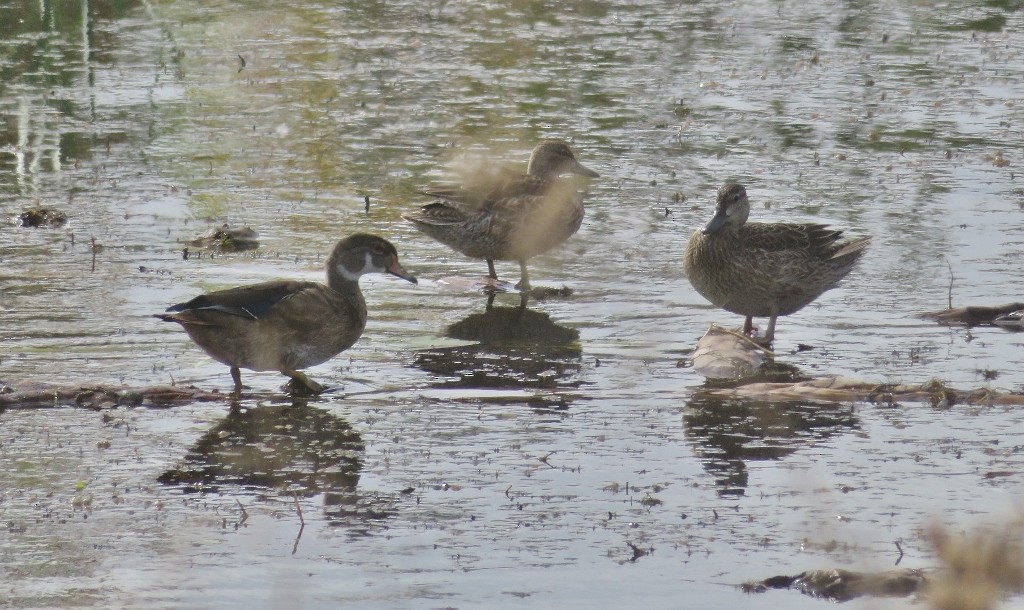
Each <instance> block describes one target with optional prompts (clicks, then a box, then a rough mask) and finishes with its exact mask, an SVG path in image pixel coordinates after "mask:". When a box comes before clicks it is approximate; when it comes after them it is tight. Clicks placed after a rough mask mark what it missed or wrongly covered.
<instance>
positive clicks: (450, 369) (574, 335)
mask: <svg viewBox="0 0 1024 610" xmlns="http://www.w3.org/2000/svg"><path fill="white" fill-rule="evenodd" d="M445 335H446V336H448V337H451V338H453V339H461V340H463V341H475V342H476V344H474V345H460V346H456V347H444V348H435V349H429V350H423V351H421V352H419V353H418V354H417V355H416V364H417V366H419V367H420V368H422V369H424V370H426V371H428V372H430V373H434V374H435V375H440V376H444V377H445V379H444V380H442V381H441V382H440V385H442V386H444V387H457V388H497V387H506V388H507V387H523V388H538V387H539V388H555V387H576V386H578V385H579V380H578V378H577V376H578V374H579V370H580V361H581V357H582V350H581V349H580V346H579V343H578V342H577V341H578V339H579V332H578V331H576V330H575V329H572V328H567V327H565V326H560V325H558V324H556V323H555V322H553V321H552V320H551V318H550V317H549V316H548V315H547V314H546V313H542V312H539V311H533V310H530V309H527V308H526V307H525V306H521V307H502V306H493V307H488V308H487V309H486V310H485V311H484V312H483V313H475V314H472V315H470V316H468V317H467V318H465V319H464V320H461V321H459V322H456V323H455V324H452V325H451V326H449V327H448V329H447V331H446V332H445Z"/></svg>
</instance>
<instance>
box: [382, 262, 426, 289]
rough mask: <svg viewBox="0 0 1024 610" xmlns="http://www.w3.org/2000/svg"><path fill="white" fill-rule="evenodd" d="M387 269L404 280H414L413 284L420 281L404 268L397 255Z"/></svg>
mask: <svg viewBox="0 0 1024 610" xmlns="http://www.w3.org/2000/svg"><path fill="white" fill-rule="evenodd" d="M387 271H388V273H390V274H391V275H395V276H398V277H400V278H402V279H403V280H407V281H409V282H412V283H413V284H418V283H419V282H417V281H416V277H415V276H414V275H413V274H411V273H409V272H408V271H406V270H405V269H403V268H402V266H401V265H399V264H398V257H397V256H395V257H393V258H392V259H391V264H390V265H388V269H387Z"/></svg>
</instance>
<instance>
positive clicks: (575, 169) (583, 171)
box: [569, 161, 601, 178]
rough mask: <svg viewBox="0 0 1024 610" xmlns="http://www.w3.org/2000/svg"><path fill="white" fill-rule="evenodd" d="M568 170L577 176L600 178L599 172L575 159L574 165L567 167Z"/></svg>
mask: <svg viewBox="0 0 1024 610" xmlns="http://www.w3.org/2000/svg"><path fill="white" fill-rule="evenodd" d="M569 171H570V172H572V173H574V174H576V175H577V176H586V177H587V178H600V177H601V174H599V173H597V172H595V171H594V170H592V169H590V168H589V167H583V165H582V164H580V162H579V161H576V165H574V166H572V167H570V168H569Z"/></svg>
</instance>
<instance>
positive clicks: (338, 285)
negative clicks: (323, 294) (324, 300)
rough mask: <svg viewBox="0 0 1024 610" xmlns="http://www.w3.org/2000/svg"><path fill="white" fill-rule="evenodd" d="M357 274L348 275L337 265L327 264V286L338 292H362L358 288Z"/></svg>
mask: <svg viewBox="0 0 1024 610" xmlns="http://www.w3.org/2000/svg"><path fill="white" fill-rule="evenodd" d="M359 277H360V276H358V275H353V276H351V277H350V276H348V275H346V274H344V273H342V272H341V271H340V270H339V269H338V267H337V265H332V264H330V263H328V265H327V286H328V287H329V288H330V289H331V290H333V291H334V292H337V293H339V294H345V295H349V294H362V291H360V290H359Z"/></svg>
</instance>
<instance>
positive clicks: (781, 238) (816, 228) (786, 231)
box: [743, 223, 843, 258]
mask: <svg viewBox="0 0 1024 610" xmlns="http://www.w3.org/2000/svg"><path fill="white" fill-rule="evenodd" d="M743 232H744V235H743V238H744V241H745V242H746V244H747V246H748V247H750V248H754V249H758V250H763V251H766V252H782V251H787V250H798V251H801V252H806V253H807V254H810V255H813V256H824V257H826V258H828V257H830V256H831V254H832V250H834V248H835V243H836V242H837V241H838V240H839V238H840V237H842V235H843V232H842V231H840V230H838V229H833V228H831V227H828V226H827V225H822V224H813V223H806V224H795V223H794V224H790V223H773V224H763V223H747V224H746V225H745V226H744V227H743Z"/></svg>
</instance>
